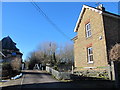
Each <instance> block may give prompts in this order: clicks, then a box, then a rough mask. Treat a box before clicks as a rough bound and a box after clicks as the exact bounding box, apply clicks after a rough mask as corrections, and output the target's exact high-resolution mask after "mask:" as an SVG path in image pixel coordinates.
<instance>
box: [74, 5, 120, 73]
mask: <svg viewBox="0 0 120 90" xmlns="http://www.w3.org/2000/svg"><path fill="white" fill-rule="evenodd" d="M74 32H77V36H75V37H74V38H73V41H74V55H75V56H74V61H75V67H76V69H75V71H80V70H91V69H94V70H106V69H107V68H108V67H109V66H110V61H109V51H110V49H111V48H112V46H114V45H115V44H116V43H120V38H119V37H120V16H119V15H116V14H113V13H110V12H107V11H105V8H104V7H103V6H102V5H99V6H98V7H96V8H94V7H90V6H87V5H83V7H82V11H81V13H80V16H79V18H78V21H77V23H76V26H75V29H74Z"/></svg>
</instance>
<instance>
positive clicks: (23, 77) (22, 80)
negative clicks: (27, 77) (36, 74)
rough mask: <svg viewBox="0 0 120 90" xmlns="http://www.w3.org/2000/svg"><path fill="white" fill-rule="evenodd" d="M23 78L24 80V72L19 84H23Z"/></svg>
mask: <svg viewBox="0 0 120 90" xmlns="http://www.w3.org/2000/svg"><path fill="white" fill-rule="evenodd" d="M23 80H24V74H23V77H22V80H21V83H20V84H21V85H22V84H23Z"/></svg>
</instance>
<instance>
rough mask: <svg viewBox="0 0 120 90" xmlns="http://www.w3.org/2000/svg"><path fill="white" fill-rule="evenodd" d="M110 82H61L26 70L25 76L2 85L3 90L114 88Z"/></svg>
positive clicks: (46, 74)
mask: <svg viewBox="0 0 120 90" xmlns="http://www.w3.org/2000/svg"><path fill="white" fill-rule="evenodd" d="M113 87H114V86H113V84H112V83H110V82H109V81H77V82H61V81H59V80H56V79H55V78H53V77H52V75H50V74H48V73H47V72H46V71H39V70H25V71H24V72H23V76H22V78H20V79H17V80H10V81H8V82H4V83H3V84H2V90H8V89H9V90H13V89H14V90H23V89H25V90H26V88H35V89H36V88H113Z"/></svg>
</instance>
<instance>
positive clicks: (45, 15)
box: [31, 0, 71, 40]
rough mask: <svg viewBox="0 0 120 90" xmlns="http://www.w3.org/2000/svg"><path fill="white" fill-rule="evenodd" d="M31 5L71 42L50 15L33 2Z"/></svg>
mask: <svg viewBox="0 0 120 90" xmlns="http://www.w3.org/2000/svg"><path fill="white" fill-rule="evenodd" d="M31 4H32V5H33V6H34V7H35V8H36V10H38V12H39V13H40V14H41V13H42V15H43V16H44V17H45V19H46V20H47V21H48V22H49V23H50V24H51V25H52V26H53V27H54V28H55V30H57V31H58V32H59V33H61V34H62V35H63V36H64V37H65V38H66V39H69V40H71V39H70V38H69V37H68V36H67V35H66V34H65V33H64V32H63V31H62V30H61V29H60V28H59V27H58V26H57V25H56V24H55V23H54V22H53V21H52V20H51V19H50V18H49V17H48V15H47V14H46V13H45V12H44V11H43V10H42V9H41V8H40V7H39V6H38V5H37V4H36V2H34V1H33V0H32V2H31Z"/></svg>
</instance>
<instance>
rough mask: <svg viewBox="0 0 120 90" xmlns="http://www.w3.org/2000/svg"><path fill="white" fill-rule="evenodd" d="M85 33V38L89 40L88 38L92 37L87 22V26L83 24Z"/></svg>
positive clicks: (89, 25)
mask: <svg viewBox="0 0 120 90" xmlns="http://www.w3.org/2000/svg"><path fill="white" fill-rule="evenodd" d="M85 31H86V38H89V37H91V36H92V33H91V24H90V22H88V23H87V24H85Z"/></svg>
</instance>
